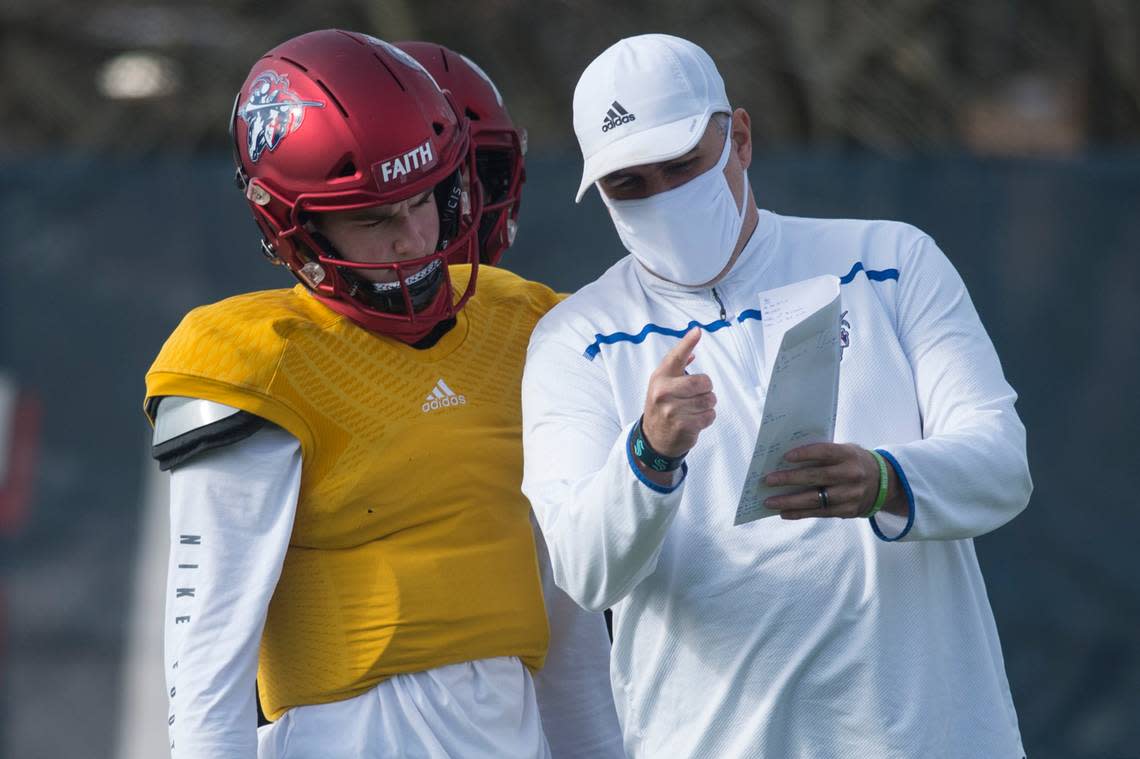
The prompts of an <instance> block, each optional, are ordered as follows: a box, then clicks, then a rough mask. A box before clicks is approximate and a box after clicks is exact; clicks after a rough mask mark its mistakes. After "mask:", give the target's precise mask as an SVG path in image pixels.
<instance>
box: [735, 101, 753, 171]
mask: <svg viewBox="0 0 1140 759" xmlns="http://www.w3.org/2000/svg"><path fill="white" fill-rule="evenodd" d="M732 149H733V151H734V152H735V153H736V157H737V159H738V160H739V161H740V165H741V166H742V167H744V170H745V171H747V170H748V167H749V166H751V165H752V117H751V116H749V115H748V111H746V110H744V109H743V108H737V109H736V110H735V111H733V112H732Z"/></svg>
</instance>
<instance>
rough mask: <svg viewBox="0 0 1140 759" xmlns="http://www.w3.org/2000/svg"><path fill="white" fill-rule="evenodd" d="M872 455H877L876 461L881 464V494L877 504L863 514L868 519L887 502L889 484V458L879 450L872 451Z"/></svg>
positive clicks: (876, 501)
mask: <svg viewBox="0 0 1140 759" xmlns="http://www.w3.org/2000/svg"><path fill="white" fill-rule="evenodd" d="M871 455H872V456H874V457H875V461H876V463H878V465H879V495H878V496H876V497H875V505H874V506H872V507H871V510H870V511H868V512H867V513H866V514H864V515H863V516H864V517H866V518H867V519H870V518H871V517H873V516H875V515H876V514H878V513H879V510H880V509H881V508H883V504H884V503H886V501H887V484H888V482H889V480H888V479H887V460H886V459H884V458H883V455H882V454H881V453H879V452H878V451H871Z"/></svg>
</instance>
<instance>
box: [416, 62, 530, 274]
mask: <svg viewBox="0 0 1140 759" xmlns="http://www.w3.org/2000/svg"><path fill="white" fill-rule="evenodd" d="M395 45H396V46H397V47H399V48H400V49H401V50H404V51H405V52H407V53H408V54H409V55H411V56H412V57H413V58H415V59H416V60H417V61H419V62H420V63H422V64H423V66H424V68H426V69H427V70H428V71H429V72H430V73H431V75H432V76H433V77H435V80H436V81H437V82H439V86H440V87H443V88H444V89H445V90H448V91H449V92H450V93H451V95H452V97H453V98H454V100H455V102H456V104H457V105H458V106H459V108H460V110H462V111H463V112H464V115H465V116H467V118H468V119H469V120H470V122H471V140H472V142H474V143H475V157H476V163H477V166H478V174H479V181H480V183H481V184H482V185H483V218H482V220H481V221H480V223H479V245H480V248H481V260H482V262H483V263H485V264H491V265H494V264H497V263H498V262H499V259H500V258H502V256H503V252H504V251H505V250H506V249H507V248H509V247H510V246H511V243H513V242H514V240H515V234H516V231H517V229H518V217H519V205H520V203H521V201H522V185H523V182H525V181H526V165H525V162H524V160H523V159H524V156H525V155H526V131H525V130H523V129H518V128H517V127H515V124H514V122H513V121H512V120H511V117H510V114H508V113H507V107H506V105H505V104H504V103H503V96H502V95H501V94H500V93H499V89H498V87H496V86H495V83H494V82H493V81H491V78H490V77H489V76H487V74H486V72H484V71H483V69H481V68H480V67H479V66H478V65H476V63H475V62H474V61H472V60H471V59H470V58H468V57H467V56H465V55H462V54H461V53H457V52H455V51H454V50H450V49H448V48H446V47H444V46H442V45H437V44H435V43H432V42H397V43H395Z"/></svg>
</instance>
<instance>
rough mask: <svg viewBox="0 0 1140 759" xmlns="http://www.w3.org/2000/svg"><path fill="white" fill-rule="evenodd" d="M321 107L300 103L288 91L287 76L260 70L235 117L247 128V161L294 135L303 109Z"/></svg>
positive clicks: (320, 106) (303, 111)
mask: <svg viewBox="0 0 1140 759" xmlns="http://www.w3.org/2000/svg"><path fill="white" fill-rule="evenodd" d="M307 107H313V108H324V107H325V104H324V103H322V102H320V101H318V100H301V98H300V97H298V95H297V93H296V92H294V91H293V90H291V89H289V77H288V76H287V75H286V76H282V75H279V74H278V73H277V72H275V71H263V72H261V73H260V74H258V75H257V78H256V79H254V80H253V84H251V85H250V87H249V99H248V100H246V101H245V104H244V105H242V107H241V109H240V110H239V111H238V115H239V116H241V119H242V121H244V122H245V124H246V126H247V127H248V128H249V129H248V133H247V139H246V148H247V149H248V150H249V160H250V161H252V162H254V163H257V159H258V158H260V157H261V154H262V153H263V152H264V151H265V150H266V149H268V150H269V151H271V152H272V151H274V150H276V149H277V146H278V145H280V144H281V141H282V140H284V139H285V138H286V137H288V136H289V135H291V134H292V133H293V132H296V131H297V130H298V129H299V128H300V127H301V122H302V121H303V120H304V118H305V108H307Z"/></svg>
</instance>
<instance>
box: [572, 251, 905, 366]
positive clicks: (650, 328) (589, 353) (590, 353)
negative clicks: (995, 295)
mask: <svg viewBox="0 0 1140 759" xmlns="http://www.w3.org/2000/svg"><path fill="white" fill-rule="evenodd" d="M859 272H863V273H864V274H865V275H866V276H867V279H869V280H871V281H873V282H885V281H886V280H888V279H893V280H895V281H896V282H897V281H898V278H899V270H898V269H867V268H865V267H864V266H863V262H862V261H856V262H855V264H854V265H853V266H852V267H851V271H849V272H847V274H846V275H844V276H842V277H840V278H839V284H841V285H849V284H851V282H852V281H854V279H855V275H856V274H858V273H859ZM761 318H762V316H761V314H760V310H759V309H756V308H749V309H747V310H745V311H741V312H740V316H738V317H737V318H736V321H737V322H738V323H739V322H743V321H745V320H747V319H757V320H759V319H761ZM730 326H732V325H731V324H730V323H729V322H727V321H725V320H724V319H717V320H716V321H714V322H709V323H708V324H701V323H700V322H698V321H691V322H689V323H688V324H687V325H686V326H685V327H683V328H681V329H673V328H671V327H662V326H660V325H658V324H652V323H650V324H646V325H645V326H644V327H642V328H641V331H640V332H637V333H636V334H632V333H629V332H611V333H610V334H608V335H601V334H598V335H594V342H592V343H590V344H589V345H588V346H586V350H584V351H583V352H582V355H584V356H585V357H586V358H588V359H590V360H591V361H593V360H594V359H595V358H597V356H598V353H600V352H601V350H602V346H603V345H613V344H614V343H633V344H634V345H637V344H638V343H642V342H644V341H645V338H646V337H648V336H649V335H651V334H658V335H666V336H668V337H684V336H685V333H686V332H688V331H689V330H691V329H692V328H693V327H700V328H701V329H703V330H704V331H705V332H716V331H717V330H718V329H721V328H722V327H730Z"/></svg>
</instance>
